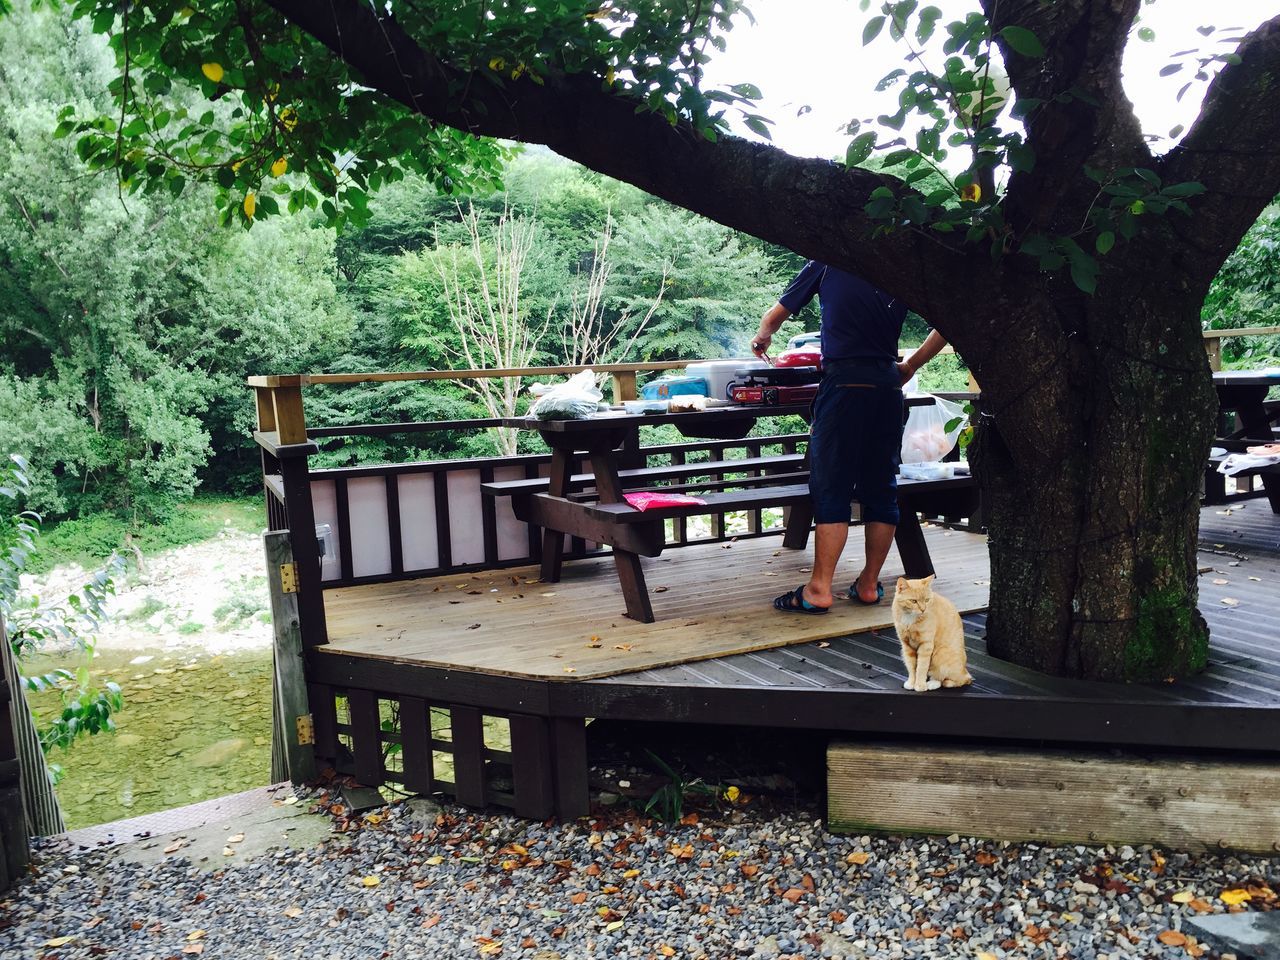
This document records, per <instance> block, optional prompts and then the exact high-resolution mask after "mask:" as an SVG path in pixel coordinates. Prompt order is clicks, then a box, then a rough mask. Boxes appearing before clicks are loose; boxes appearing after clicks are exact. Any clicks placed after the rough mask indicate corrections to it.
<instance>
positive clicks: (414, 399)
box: [0, 8, 1280, 523]
mask: <svg viewBox="0 0 1280 960" xmlns="http://www.w3.org/2000/svg"><path fill="white" fill-rule="evenodd" d="M114 75H115V61H114V57H113V55H112V54H111V52H110V51H109V50H108V49H107V46H106V43H105V41H104V40H103V38H102V37H100V36H96V35H94V34H92V33H91V32H90V30H89V28H88V26H87V25H86V24H85V23H84V22H83V21H77V22H72V21H70V20H69V19H68V18H67V17H65V16H64V15H62V14H59V13H57V12H53V11H50V10H48V9H43V10H36V11H34V12H33V11H31V10H24V9H21V8H19V9H15V10H14V12H13V13H12V14H11V15H10V16H9V17H7V18H6V19H5V20H4V21H3V23H2V24H0V331H3V343H4V350H3V353H2V354H0V451H3V452H4V453H5V454H10V453H16V454H19V455H21V456H23V457H25V458H26V459H27V460H28V461H29V462H30V465H31V466H30V480H31V484H32V486H31V491H30V493H29V496H28V499H27V503H26V506H28V507H29V508H30V509H33V510H35V511H37V512H39V513H41V514H42V515H44V516H45V517H46V518H61V517H84V516H91V515H98V514H110V515H113V516H117V517H119V518H121V519H123V520H124V521H125V522H127V523H143V522H151V521H156V520H164V519H166V518H167V517H171V516H172V515H173V514H174V512H175V511H176V510H177V508H179V507H180V506H181V505H182V504H184V503H185V502H187V501H188V500H189V499H190V498H191V497H192V496H193V495H194V494H195V493H196V492H197V491H210V492H220V493H227V494H241V493H245V492H248V491H249V490H251V489H252V487H253V485H254V483H255V480H256V469H257V468H256V455H255V453H254V450H253V448H252V444H251V441H250V439H249V431H250V427H251V421H252V400H251V395H250V392H249V391H248V390H247V389H246V388H245V387H244V378H245V376H247V375H249V374H257V373H286V372H312V371H332V372H351V371H364V370H396V369H427V368H449V367H453V368H467V367H472V366H494V365H524V366H538V365H551V364H559V363H578V362H588V363H590V362H606V361H624V360H627V361H630V360H669V359H695V358H701V357H719V356H735V355H745V352H746V351H745V342H746V338H747V336H748V335H749V334H750V332H751V331H752V330H754V328H755V325H756V323H757V321H758V318H759V316H760V314H761V313H762V312H763V311H764V310H765V309H767V308H768V307H769V306H770V305H771V304H772V303H773V301H774V299H775V298H776V297H777V295H778V293H779V292H780V291H781V290H782V288H783V286H785V284H786V283H787V281H788V280H789V279H790V278H791V276H793V275H794V273H795V271H796V270H797V269H798V268H799V266H800V265H801V264H802V262H803V260H802V258H800V257H799V256H797V255H796V254H793V253H791V252H789V251H787V250H784V249H782V248H779V247H776V246H773V245H770V244H767V243H764V242H762V241H760V240H757V239H754V238H752V237H749V236H747V235H745V234H740V233H737V232H735V231H733V230H730V229H729V228H726V227H723V226H721V225H719V224H716V223H714V222H712V221H710V220H707V219H704V218H702V217H699V216H697V215H695V214H692V213H689V212H686V211H683V210H680V209H678V208H676V207H673V206H671V205H668V204H666V203H664V202H662V201H660V200H657V199H655V198H652V197H650V196H648V195H646V194H644V193H642V192H641V191H639V190H638V189H636V188H634V187H631V186H628V185H625V184H622V183H619V182H617V181H614V180H610V179H609V178H607V177H604V176H602V175H600V174H596V173H593V172H591V171H588V170H586V169H585V168H583V167H580V166H577V165H576V164H573V163H570V162H569V161H566V160H563V159H561V158H559V157H557V156H556V155H554V154H552V153H551V152H549V151H546V150H544V149H541V148H517V147H514V146H504V147H503V148H502V150H501V151H500V160H501V168H500V169H496V170H495V171H494V175H493V177H492V178H491V180H492V182H491V183H489V184H483V183H481V184H476V185H475V189H473V190H471V191H470V195H469V196H467V195H461V194H455V195H452V196H446V195H442V194H440V193H439V192H438V191H437V190H436V188H435V187H433V186H431V185H429V184H428V182H427V180H426V179H425V178H421V177H418V176H415V175H413V174H408V175H406V176H405V177H404V178H403V179H401V180H399V181H398V182H394V183H391V184H389V185H387V186H385V187H383V188H382V189H381V190H380V191H379V192H378V193H376V194H375V195H373V196H372V197H371V198H370V200H369V203H368V209H367V211H366V215H365V216H364V217H363V218H362V219H363V222H362V223H359V224H356V223H354V222H348V223H347V224H346V225H345V226H344V227H343V228H342V229H341V230H339V231H335V230H334V229H333V228H331V227H330V226H327V225H326V224H325V223H324V218H323V217H321V216H320V215H319V214H318V213H316V212H314V211H310V210H301V211H298V212H296V213H293V214H292V215H290V216H284V217H275V218H271V219H269V220H267V221H265V222H261V223H253V222H252V219H251V218H250V219H249V220H248V223H249V224H250V225H251V226H250V227H249V228H247V229H246V228H245V227H244V226H242V225H230V226H227V225H223V224H222V223H221V222H220V218H219V215H218V210H217V208H216V204H215V203H214V201H213V194H214V187H213V186H212V185H199V184H193V183H187V184H180V185H179V187H177V188H175V189H173V190H152V191H147V192H132V193H130V192H127V191H124V190H122V189H121V186H120V185H119V184H118V183H117V182H116V180H115V178H114V176H113V175H112V174H111V173H109V172H108V173H101V172H91V171H90V169H89V167H88V165H86V163H85V162H84V160H83V159H82V158H81V157H80V156H78V154H77V149H76V140H75V138H74V137H66V136H60V135H59V133H60V131H59V117H60V111H61V110H62V109H63V107H64V105H68V104H70V105H75V106H76V107H77V109H78V111H79V112H80V113H82V114H92V113H98V112H103V111H107V110H109V109H110V103H111V99H110V94H109V92H108V88H109V84H110V82H111V79H112V77H113V76H114ZM282 166H283V169H280V170H279V176H281V177H285V178H287V177H289V176H291V174H290V173H289V172H288V170H287V164H283V165H282ZM275 172H276V171H275V170H273V173H275ZM1278 220H1280V205H1277V204H1274V203H1273V204H1272V205H1271V207H1269V208H1268V210H1267V211H1266V212H1265V213H1264V215H1263V216H1262V217H1261V218H1260V220H1259V221H1258V223H1257V225H1256V226H1255V227H1254V228H1253V230H1252V231H1251V232H1250V233H1249V234H1248V236H1247V237H1246V238H1245V240H1244V241H1243V243H1242V244H1241V245H1240V248H1239V249H1238V250H1237V252H1236V254H1235V255H1234V256H1233V257H1232V258H1231V259H1230V260H1228V262H1227V264H1226V265H1225V266H1224V268H1223V270H1222V272H1221V274H1220V276H1219V277H1218V280H1217V281H1216V282H1215V284H1214V286H1213V288H1212V290H1211V292H1210V295H1209V297H1208V299H1207V300H1206V302H1205V305H1204V309H1203V322H1204V324H1205V325H1206V326H1213V327H1237V326H1245V325H1270V324H1276V323H1277V322H1280V242H1278V239H1277V230H1278V228H1280V224H1278V223H1277V221H1278ZM513 271H514V272H513ZM513 281H514V282H515V285H516V286H517V288H518V291H517V293H518V299H517V300H515V301H513V303H512V304H511V307H510V318H511V319H512V320H514V321H516V322H517V325H518V329H519V330H520V336H519V337H516V338H514V341H515V342H508V343H504V344H502V345H496V346H495V345H494V344H491V343H487V342H485V341H484V339H483V338H476V337H475V335H474V334H475V329H474V327H473V328H472V331H471V332H472V335H471V336H468V335H467V323H468V318H467V316H466V314H467V311H468V310H472V311H474V310H475V309H476V305H477V304H483V303H484V302H485V301H486V299H487V296H486V294H487V293H489V292H492V291H491V290H490V288H491V287H495V286H502V285H504V284H505V285H507V286H510V285H511V283H512V282H513ZM472 319H475V318H474V317H473V318H472ZM799 319H800V320H801V321H803V323H804V325H805V326H806V327H807V328H808V329H813V328H815V327H816V325H817V316H816V313H815V312H814V311H813V309H812V308H810V310H808V311H806V314H805V315H803V316H802V317H801V318H799ZM799 329H800V326H799V324H796V326H795V331H798V330H799ZM795 331H792V332H795ZM924 332H925V324H924V322H923V321H922V320H920V318H917V317H913V318H912V320H911V321H910V324H909V327H908V330H907V331H906V334H905V335H904V342H911V341H916V342H918V340H919V338H920V337H922V336H923V334H924ZM502 351H506V352H505V353H504V352H502ZM1278 352H1280V348H1277V338H1275V337H1274V336H1273V337H1258V338H1236V339H1231V340H1227V341H1226V342H1225V360H1226V362H1227V363H1228V364H1230V365H1254V364H1260V363H1267V362H1270V363H1274V362H1276V354H1277V353H1278ZM516 361H518V362H516ZM964 383H965V376H964V374H963V372H962V370H961V368H960V366H959V362H958V360H957V358H955V357H953V356H944V357H942V358H939V360H938V361H936V362H935V364H933V365H931V367H930V368H929V379H926V380H925V386H926V387H929V386H933V387H935V388H948V389H957V388H960V387H962V386H963V384H964ZM485 415H486V413H485V407H484V404H483V402H482V399H481V398H478V397H477V396H475V395H474V394H472V393H469V392H467V390H466V389H465V387H464V386H459V385H444V384H441V385H435V386H424V385H414V386H411V387H405V386H402V385H395V384H385V385H382V386H380V387H377V388H364V389H360V390H338V389H333V390H330V391H328V392H326V391H324V390H321V389H316V390H313V391H310V392H309V393H308V417H309V419H310V421H311V422H313V423H315V424H326V423H353V422H386V421H410V420H433V419H450V420H452V419H462V418H468V417H473V416H485ZM430 436H431V437H432V439H431V442H432V443H433V444H434V445H433V446H431V447H428V448H412V447H408V448H406V447H405V446H403V444H400V445H398V446H397V447H396V448H395V449H394V451H393V450H392V449H390V447H389V446H388V441H385V440H381V439H378V438H367V439H361V440H359V441H358V442H353V443H349V444H347V445H345V446H342V447H341V448H335V449H328V450H326V451H325V452H324V453H323V454H322V455H321V457H320V458H318V460H317V462H318V463H320V464H322V465H329V464H336V463H350V462H355V461H358V460H360V459H362V458H368V459H373V458H400V457H427V458H429V457H442V456H461V455H479V454H485V453H491V452H493V451H494V444H495V442H496V441H495V439H494V438H493V437H492V436H491V435H489V434H487V433H485V432H477V431H471V432H458V433H448V434H435V435H430ZM419 442H425V441H419ZM392 443H399V441H395V440H393V441H392Z"/></svg>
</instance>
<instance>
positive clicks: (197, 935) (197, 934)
mask: <svg viewBox="0 0 1280 960" xmlns="http://www.w3.org/2000/svg"><path fill="white" fill-rule="evenodd" d="M205 932H206V931H204V930H192V931H191V932H190V933H188V934H187V940H189V941H194V940H200V939H201V938H203V937H204V935H205Z"/></svg>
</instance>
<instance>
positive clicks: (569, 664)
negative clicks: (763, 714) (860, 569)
mask: <svg viewBox="0 0 1280 960" xmlns="http://www.w3.org/2000/svg"><path fill="white" fill-rule="evenodd" d="M925 536H926V538H927V541H928V543H929V548H930V552H931V554H932V556H933V560H934V564H935V566H936V567H937V569H938V571H939V580H938V581H937V586H938V589H939V590H940V592H943V593H944V594H945V595H946V596H948V597H949V598H950V599H951V600H953V601H954V602H955V603H956V604H957V606H958V607H959V608H960V609H961V610H965V611H972V610H980V609H983V608H985V606H986V604H987V593H988V586H987V578H988V557H987V551H986V540H985V538H984V537H982V536H980V535H976V534H970V533H964V532H959V531H947V530H943V529H940V528H938V527H932V526H931V527H928V528H927V529H926V530H925ZM780 545H781V544H780V538H779V537H777V536H776V535H775V536H770V537H763V538H759V539H756V540H739V541H737V542H735V543H733V544H731V545H729V546H727V547H726V546H725V545H722V544H706V545H694V546H686V547H681V548H679V549H678V550H671V551H668V553H666V554H664V555H663V556H662V557H661V558H659V559H657V560H655V561H652V562H650V563H648V564H646V569H645V573H646V578H647V579H648V581H649V583H650V585H651V595H650V601H651V603H652V609H653V612H654V615H655V617H656V622H655V623H652V624H641V623H637V622H634V621H632V620H630V619H628V618H626V617H625V616H624V605H623V598H622V596H621V593H620V591H619V590H618V588H617V584H616V581H615V580H614V571H613V570H612V569H611V568H612V567H613V563H612V562H611V560H610V558H609V557H608V556H607V555H605V556H601V557H599V558H594V559H587V560H581V561H575V562H574V563H572V564H569V565H568V566H567V567H566V571H565V576H564V578H563V580H562V581H561V582H560V583H557V584H539V583H536V582H535V583H530V582H529V581H531V580H533V581H536V579H537V569H536V568H534V567H527V566H526V567H512V568H509V569H507V570H502V571H484V572H478V573H474V574H470V575H461V574H456V573H455V574H451V575H445V576H438V577H432V578H424V579H422V580H416V581H400V582H386V583H378V584H368V585H365V586H358V587H344V588H340V589H333V590H328V591H326V593H325V600H326V607H327V611H328V618H329V622H330V630H331V634H332V636H331V641H330V643H331V645H334V646H335V648H336V650H337V651H341V652H349V653H352V654H357V655H359V656H367V657H379V658H385V659H388V660H393V661H398V662H405V663H422V664H430V665H435V666H439V667H442V668H443V667H456V668H460V669H465V670H475V671H480V672H483V673H489V674H496V675H500V676H508V677H542V678H545V679H554V680H562V681H565V680H567V681H571V680H581V679H587V678H591V677H604V676H612V675H614V674H617V673H624V672H630V671H638V670H647V669H652V668H655V667H659V666H665V665H669V664H675V663H686V662H692V661H696V660H705V659H711V658H715V657H723V656H729V655H732V654H737V653H745V652H750V651H756V650H765V649H770V648H773V647H779V646H787V645H791V644H796V643H805V642H808V641H811V640H823V639H829V638H831V637H836V636H842V635H845V634H850V633H857V632H860V631H867V630H874V629H885V628H889V629H892V628H891V623H892V611H891V609H890V604H889V602H888V599H887V598H886V602H884V603H881V604H878V605H874V606H858V605H855V604H852V603H848V602H843V601H842V602H839V603H837V604H836V606H835V607H834V608H833V610H832V612H831V613H829V614H827V615H826V616H823V617H798V616H787V615H785V614H779V613H777V612H775V611H773V610H772V609H771V608H770V601H771V599H772V598H773V597H774V596H776V595H778V594H780V593H782V592H783V591H784V590H786V589H790V588H792V587H794V586H796V584H798V583H802V582H804V581H805V580H806V579H807V578H808V573H807V570H806V568H807V567H809V566H810V558H809V556H808V555H807V554H805V553H801V552H798V551H783V550H780ZM859 562H860V554H859V552H858V550H857V548H856V546H855V547H853V548H851V550H850V555H849V556H848V557H846V566H847V568H848V570H847V574H845V575H847V576H848V578H849V579H850V580H851V579H852V577H853V574H854V572H855V571H856V570H857V566H858V563H859ZM901 569H902V567H901V560H900V559H899V558H898V557H897V554H896V552H891V553H890V558H889V560H888V563H887V564H886V567H885V575H884V582H885V584H886V586H887V587H889V588H890V589H891V588H892V585H893V582H894V579H895V578H896V576H897V573H898V572H899V571H900V570H901ZM513 581H514V582H513ZM659 588H664V589H661V591H660V592H659ZM592 636H597V637H599V638H600V640H599V641H597V643H598V645H597V646H590V645H589V644H591V642H592V641H591V637H592Z"/></svg>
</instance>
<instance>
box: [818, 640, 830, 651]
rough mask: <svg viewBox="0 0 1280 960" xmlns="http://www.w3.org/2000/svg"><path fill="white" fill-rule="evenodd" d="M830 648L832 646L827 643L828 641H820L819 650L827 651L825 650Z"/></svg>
mask: <svg viewBox="0 0 1280 960" xmlns="http://www.w3.org/2000/svg"><path fill="white" fill-rule="evenodd" d="M829 646H831V644H829V643H827V641H825V640H820V641H819V642H818V649H819V650H825V649H827V647H829Z"/></svg>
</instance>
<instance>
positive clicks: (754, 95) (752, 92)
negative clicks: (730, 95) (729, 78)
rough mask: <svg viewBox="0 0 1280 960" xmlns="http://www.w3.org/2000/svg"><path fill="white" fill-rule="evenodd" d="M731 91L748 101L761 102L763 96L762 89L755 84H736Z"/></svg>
mask: <svg viewBox="0 0 1280 960" xmlns="http://www.w3.org/2000/svg"><path fill="white" fill-rule="evenodd" d="M729 89H730V90H732V91H733V92H734V93H736V94H737V95H738V96H740V97H746V98H747V99H748V100H759V99H760V98H761V97H762V96H763V94H762V93H761V92H760V88H759V87H757V86H756V85H755V84H754V83H735V84H734V85H733V86H731V87H730V88H729Z"/></svg>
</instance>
